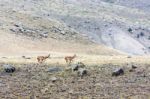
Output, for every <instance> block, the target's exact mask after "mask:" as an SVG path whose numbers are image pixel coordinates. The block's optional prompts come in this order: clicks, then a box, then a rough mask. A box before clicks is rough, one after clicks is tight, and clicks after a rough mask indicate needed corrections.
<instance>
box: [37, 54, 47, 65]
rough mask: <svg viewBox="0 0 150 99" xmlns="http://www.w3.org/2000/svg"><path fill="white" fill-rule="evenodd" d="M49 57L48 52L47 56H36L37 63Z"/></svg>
mask: <svg viewBox="0 0 150 99" xmlns="http://www.w3.org/2000/svg"><path fill="white" fill-rule="evenodd" d="M49 57H50V54H48V55H47V56H38V57H37V60H38V62H39V63H42V62H43V61H45V60H46V59H47V58H49Z"/></svg>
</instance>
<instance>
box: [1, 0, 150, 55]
mask: <svg viewBox="0 0 150 99" xmlns="http://www.w3.org/2000/svg"><path fill="white" fill-rule="evenodd" d="M145 4H146V5H145ZM149 5H150V1H148V0H132V1H129V0H81V1H79V0H0V13H1V15H0V17H1V18H0V28H1V30H2V31H5V32H6V31H7V32H9V33H11V34H15V35H16V34H17V35H18V36H21V37H24V36H25V37H27V38H30V39H32V40H37V39H38V41H39V40H40V41H41V40H43V38H44V39H51V40H55V41H60V42H66V43H68V42H71V41H72V43H71V44H73V43H79V44H82V45H87V46H88V45H93V44H94V45H96V46H98V44H99V45H102V47H100V49H101V50H99V51H102V50H106V49H107V48H104V46H103V45H106V46H108V47H110V48H114V49H117V50H120V51H122V52H125V53H129V54H136V55H144V54H149V53H150V17H149V16H150V13H149V7H150V6H149ZM46 42H50V40H46ZM52 42H53V43H54V41H52ZM54 45H55V43H54ZM54 45H53V46H54ZM56 45H57V44H56ZM62 45H64V44H62ZM48 46H50V45H48ZM57 46H60V45H59V44H58V45H57ZM74 46H75V45H74ZM78 46H80V45H78ZM96 46H95V49H97V47H96ZM34 47H35V46H32V47H30V48H34ZM57 48H59V47H57ZM57 48H56V49H57ZM102 48H104V49H102ZM27 49H28V48H27ZM47 49H49V48H47ZM66 49H67V47H66ZM76 49H77V48H76ZM83 49H84V48H83ZM108 49H109V48H108ZM41 50H42V49H41ZM110 50H112V49H109V50H106V51H105V53H106V52H107V51H108V52H109V51H110ZM90 51H91V50H89V52H90ZM92 51H93V52H95V51H94V50H92ZM96 51H98V49H97V50H96ZM102 52H104V51H102ZM111 52H113V51H111Z"/></svg>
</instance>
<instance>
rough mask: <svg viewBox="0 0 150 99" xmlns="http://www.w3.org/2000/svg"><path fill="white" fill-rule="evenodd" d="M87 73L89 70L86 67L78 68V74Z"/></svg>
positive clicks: (83, 74)
mask: <svg viewBox="0 0 150 99" xmlns="http://www.w3.org/2000/svg"><path fill="white" fill-rule="evenodd" d="M85 75H87V70H86V69H85V68H79V70H78V76H81V77H83V76H85Z"/></svg>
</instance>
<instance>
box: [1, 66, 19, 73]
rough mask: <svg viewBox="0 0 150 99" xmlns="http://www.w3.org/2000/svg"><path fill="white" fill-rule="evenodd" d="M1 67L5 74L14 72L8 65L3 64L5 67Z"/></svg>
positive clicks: (13, 68) (12, 67)
mask: <svg viewBox="0 0 150 99" xmlns="http://www.w3.org/2000/svg"><path fill="white" fill-rule="evenodd" d="M3 67H4V70H5V72H7V73H13V72H15V70H16V68H15V67H14V66H12V65H9V64H5V65H3Z"/></svg>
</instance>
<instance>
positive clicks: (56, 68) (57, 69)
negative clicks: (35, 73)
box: [47, 67, 62, 73]
mask: <svg viewBox="0 0 150 99" xmlns="http://www.w3.org/2000/svg"><path fill="white" fill-rule="evenodd" d="M60 71H62V68H60V67H50V68H48V70H47V72H50V73H56V72H60Z"/></svg>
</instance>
